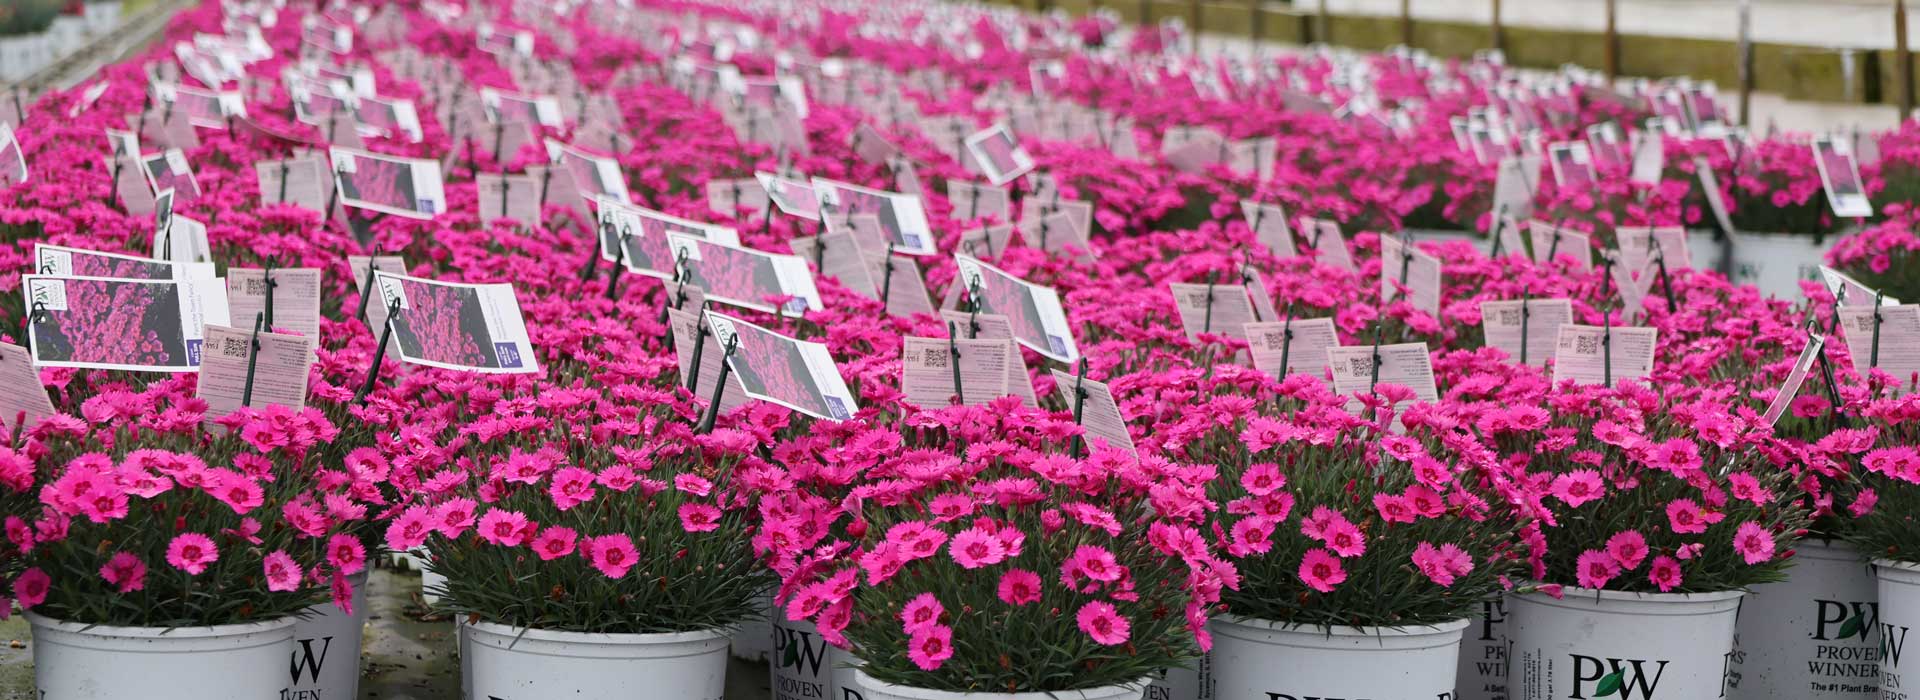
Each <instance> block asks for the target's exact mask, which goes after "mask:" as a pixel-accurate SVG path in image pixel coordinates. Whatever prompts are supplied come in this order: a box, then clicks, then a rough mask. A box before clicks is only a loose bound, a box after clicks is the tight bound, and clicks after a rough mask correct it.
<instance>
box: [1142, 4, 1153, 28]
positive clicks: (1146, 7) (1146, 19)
mask: <svg viewBox="0 0 1920 700" xmlns="http://www.w3.org/2000/svg"><path fill="white" fill-rule="evenodd" d="M1139 7H1140V26H1142V27H1145V26H1147V25H1149V24H1153V0H1140V5H1139Z"/></svg>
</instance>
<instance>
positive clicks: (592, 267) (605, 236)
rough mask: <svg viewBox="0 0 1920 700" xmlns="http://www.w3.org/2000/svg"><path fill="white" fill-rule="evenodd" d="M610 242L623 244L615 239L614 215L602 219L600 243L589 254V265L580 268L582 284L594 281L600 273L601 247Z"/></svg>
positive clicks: (617, 244)
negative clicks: (595, 275) (594, 277)
mask: <svg viewBox="0 0 1920 700" xmlns="http://www.w3.org/2000/svg"><path fill="white" fill-rule="evenodd" d="M609 240H611V241H614V245H616V246H619V245H621V243H622V242H621V241H619V240H618V239H616V238H614V231H613V215H612V214H608V215H606V216H603V217H600V241H599V243H598V245H595V246H594V247H593V250H592V251H589V252H588V253H587V264H586V265H584V266H582V267H581V268H580V281H581V282H583V283H584V282H586V281H587V280H591V279H593V276H594V274H595V273H598V272H599V271H600V246H603V245H606V241H609Z"/></svg>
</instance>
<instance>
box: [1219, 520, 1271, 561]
mask: <svg viewBox="0 0 1920 700" xmlns="http://www.w3.org/2000/svg"><path fill="white" fill-rule="evenodd" d="M1273 528H1274V522H1273V521H1272V520H1268V519H1266V518H1259V517H1255V518H1242V519H1241V520H1240V521H1239V522H1236V523H1234V524H1233V544H1231V545H1228V546H1227V552H1228V553H1229V554H1232V555H1233V556H1236V557H1245V556H1250V555H1253V554H1266V553H1267V552H1270V551H1273Z"/></svg>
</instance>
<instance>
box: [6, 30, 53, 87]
mask: <svg viewBox="0 0 1920 700" xmlns="http://www.w3.org/2000/svg"><path fill="white" fill-rule="evenodd" d="M50 46H51V44H49V43H48V40H47V35H46V34H44V33H41V34H23V35H19V36H0V82H9V83H11V82H14V81H18V80H20V79H22V78H25V77H27V76H29V75H33V74H34V73H38V72H40V69H41V68H45V67H46V66H47V64H48V63H51V62H52V61H53V55H52V52H51V50H50V49H49V47H50Z"/></svg>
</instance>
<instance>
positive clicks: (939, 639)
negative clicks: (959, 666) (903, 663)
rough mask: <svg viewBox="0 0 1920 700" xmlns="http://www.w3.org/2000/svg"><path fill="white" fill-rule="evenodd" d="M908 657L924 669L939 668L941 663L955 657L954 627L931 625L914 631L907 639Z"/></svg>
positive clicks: (934, 669)
mask: <svg viewBox="0 0 1920 700" xmlns="http://www.w3.org/2000/svg"><path fill="white" fill-rule="evenodd" d="M907 658H908V659H911V660H912V661H913V665H915V666H918V667H920V670H922V671H937V670H939V669H940V666H941V664H944V663H946V661H947V659H950V658H953V629H952V628H949V627H947V626H946V625H929V626H927V627H923V628H921V629H920V631H918V632H915V633H913V636H912V638H910V639H908V640H907Z"/></svg>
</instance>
